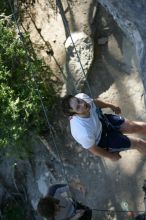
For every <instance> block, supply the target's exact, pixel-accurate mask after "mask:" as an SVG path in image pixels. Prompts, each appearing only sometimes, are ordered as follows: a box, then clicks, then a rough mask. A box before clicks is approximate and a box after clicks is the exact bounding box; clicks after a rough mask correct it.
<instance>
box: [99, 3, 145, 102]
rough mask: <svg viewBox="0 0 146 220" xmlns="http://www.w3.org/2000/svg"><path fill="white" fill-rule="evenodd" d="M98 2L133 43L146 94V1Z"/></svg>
mask: <svg viewBox="0 0 146 220" xmlns="http://www.w3.org/2000/svg"><path fill="white" fill-rule="evenodd" d="M97 2H99V3H101V4H102V5H103V7H104V8H106V9H107V10H108V12H109V13H110V14H111V15H112V16H113V18H114V20H115V21H116V22H117V24H118V25H119V26H120V27H121V29H122V30H123V31H124V33H125V34H126V35H127V37H128V38H129V39H130V40H131V42H133V44H134V46H135V48H136V54H137V59H138V63H139V70H140V72H141V78H142V81H143V85H144V89H145V92H146V39H145V35H146V28H145V20H146V14H145V10H146V1H145V0H139V1H132V0H129V1H116V0H98V1H97ZM145 98H146V97H145Z"/></svg>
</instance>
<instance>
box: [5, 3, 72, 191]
mask: <svg viewBox="0 0 146 220" xmlns="http://www.w3.org/2000/svg"><path fill="white" fill-rule="evenodd" d="M8 3H9V5H10V8H11V11H12V14H13V16H14V21H15V24H16V28H17V29H18V34H19V37H20V40H21V42H22V44H23V48H24V50H25V53H26V58H27V61H28V63H29V67H28V69H29V68H30V66H31V61H32V60H31V58H30V56H29V54H28V50H27V47H26V45H25V42H24V38H23V34H22V32H21V30H20V28H19V24H18V21H17V18H16V16H15V14H16V13H15V11H14V9H13V7H12V3H11V0H8ZM33 79H34V81H33V82H34V85H35V88H36V91H37V94H38V97H39V99H40V102H41V106H42V109H43V112H44V116H45V119H46V122H47V125H48V128H49V129H50V134H51V137H52V140H53V144H54V146H55V151H56V153H57V155H58V157H59V160H60V163H61V168H62V174H63V176H64V177H65V180H66V182H67V185H68V186H69V180H68V178H67V175H66V173H65V167H64V164H63V161H62V158H61V155H60V152H59V150H58V147H57V144H56V141H55V138H54V134H53V131H52V130H53V128H52V125H51V124H50V122H49V119H48V116H47V113H46V109H45V106H44V103H43V99H42V96H41V94H40V90H39V87H38V85H37V82H36V79H35V75H34V73H33ZM69 188H70V186H69ZM70 194H71V191H70Z"/></svg>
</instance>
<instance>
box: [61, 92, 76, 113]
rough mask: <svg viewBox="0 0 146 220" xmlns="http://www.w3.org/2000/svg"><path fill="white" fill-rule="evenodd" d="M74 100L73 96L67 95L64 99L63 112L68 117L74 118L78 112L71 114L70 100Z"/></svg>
mask: <svg viewBox="0 0 146 220" xmlns="http://www.w3.org/2000/svg"><path fill="white" fill-rule="evenodd" d="M72 98H74V96H73V95H66V96H64V97H63V98H62V111H63V113H64V114H65V115H66V116H73V115H74V114H76V112H71V110H72V108H71V107H70V100H71V99H72Z"/></svg>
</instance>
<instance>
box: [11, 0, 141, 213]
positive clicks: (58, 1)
mask: <svg viewBox="0 0 146 220" xmlns="http://www.w3.org/2000/svg"><path fill="white" fill-rule="evenodd" d="M8 3H9V5H10V8H11V11H12V14H13V16H14V21H15V24H16V27H17V29H18V34H19V37H20V40H21V42H22V43H23V47H24V49H25V52H26V58H27V61H28V63H30V61H32V60H31V58H30V57H29V55H28V51H27V47H26V45H25V43H24V39H23V34H22V32H21V31H20V28H19V24H18V21H17V18H16V16H15V11H14V9H13V7H12V3H11V0H8ZM57 4H58V7H59V6H60V7H59V9H60V13H62V12H64V11H63V7H62V4H61V2H60V0H57ZM63 17H64V16H62V18H63ZM64 24H65V25H66V29H67V31H68V33H69V35H70V37H71V40H72V43H73V46H74V48H75V51H76V54H77V57H78V59H79V62H80V65H81V68H82V71H83V73H84V77H85V79H86V75H85V71H84V69H83V66H82V63H81V60H80V57H79V55H78V52H77V49H76V46H75V44H74V41H73V39H72V36H71V33H70V29H69V27H68V24H67V23H66V21H65V20H64ZM29 68H30V65H29V67H28V69H29ZM33 77H34V83H35V87H36V91H37V93H38V96H39V99H40V102H41V106H42V109H43V112H44V115H45V118H46V122H47V125H48V127H49V129H50V133H51V136H52V140H53V144H54V146H55V150H56V152H57V154H58V157H59V159H60V162H61V166H62V172H63V174H64V177H65V179H66V182H67V183H68V186H69V181H68V178H67V176H66V173H65V167H64V164H63V161H62V159H61V156H60V153H59V151H58V148H57V145H56V142H55V138H54V135H53V132H52V126H51V124H50V122H49V119H48V116H47V113H46V109H45V106H44V103H43V99H42V97H41V94H40V91H39V88H38V85H37V82H36V79H35V75H34V73H33ZM86 83H87V86H88V89H89V92H90V94H91V97H92V93H91V89H90V86H89V83H88V81H87V79H86ZM92 210H93V211H96V212H109V213H110V212H112V213H127V212H131V213H144V212H145V211H133V210H129V211H124V210H110V209H92Z"/></svg>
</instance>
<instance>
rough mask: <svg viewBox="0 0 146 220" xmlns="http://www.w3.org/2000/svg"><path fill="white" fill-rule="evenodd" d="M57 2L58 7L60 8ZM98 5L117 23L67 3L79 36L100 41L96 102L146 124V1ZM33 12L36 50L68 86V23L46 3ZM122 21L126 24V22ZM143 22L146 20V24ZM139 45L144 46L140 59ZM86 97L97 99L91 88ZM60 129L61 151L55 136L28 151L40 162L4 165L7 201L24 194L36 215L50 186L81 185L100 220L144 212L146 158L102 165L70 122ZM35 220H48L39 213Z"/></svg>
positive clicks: (91, 7) (94, 8) (93, 73)
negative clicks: (107, 103) (65, 75)
mask: <svg viewBox="0 0 146 220" xmlns="http://www.w3.org/2000/svg"><path fill="white" fill-rule="evenodd" d="M49 2H50V4H51V3H52V2H53V1H49ZM98 2H100V3H101V4H103V6H104V7H105V8H108V11H109V12H110V14H112V15H114V13H115V12H117V14H116V15H115V17H114V16H113V17H112V16H111V15H110V14H109V13H107V12H106V11H105V10H104V9H103V8H102V7H101V6H99V5H98V4H97V1H78V0H77V1H63V3H64V5H63V6H64V8H65V14H66V17H67V19H68V21H69V22H68V23H69V26H70V28H71V31H72V32H76V31H78V32H85V33H86V34H88V35H91V33H92V35H91V37H92V39H93V40H94V42H95V44H94V60H93V63H92V66H91V68H90V71H89V73H88V82H89V84H90V88H91V91H92V94H93V96H94V97H95V96H97V95H99V96H101V97H102V98H104V100H108V101H111V102H113V103H116V104H117V105H120V107H121V109H122V114H123V115H124V116H125V117H127V118H129V119H133V120H144V121H146V115H145V108H144V102H143V93H144V91H143V86H142V81H141V77H140V74H139V69H138V68H137V66H138V65H137V63H139V62H137V59H138V60H140V59H142V57H144V50H143V49H142V51H143V52H142V53H141V52H138V51H140V50H139V49H138V48H143V46H141V45H143V42H144V35H145V31H142V26H143V29H144V28H145V26H144V25H143V24H144V23H145V21H146V20H145V16H144V14H143V13H144V12H143V10H142V8H141V9H139V13H138V12H136V11H137V10H138V7H141V6H140V5H142V6H143V9H144V8H145V1H142V0H141V1H130V0H129V1H115V0H109V1H106V0H99V1H98ZM49 6H50V5H49ZM54 8H55V7H54ZM110 8H111V10H110ZM27 9H28V11H29V13H31V15H32V17H30V16H29V13H28V11H26V12H27V13H26V14H25V16H24V20H25V27H26V29H27V30H28V31H29V33H30V37H31V40H32V42H33V43H34V44H35V46H36V48H37V49H38V53H39V54H41V55H43V57H44V59H45V61H46V62H47V63H49V64H50V65H51V67H52V69H53V70H54V73H55V74H57V77H58V78H59V79H60V78H61V79H62V78H63V77H62V75H61V74H62V72H61V71H62V69H63V66H64V64H65V60H66V58H65V56H66V53H65V47H64V44H63V43H64V42H65V40H66V34H65V28H64V26H63V22H62V17H61V15H60V14H59V12H58V11H57V12H56V13H53V10H52V8H51V7H50V8H48V1H46V0H38V1H32V5H31V6H30V5H29V7H28V8H27ZM112 10H113V11H112ZM126 10H127V13H126ZM140 12H141V13H140ZM118 13H119V16H120V15H121V16H120V18H121V19H120V18H119V19H118ZM131 13H132V14H131ZM134 13H135V15H134ZM142 14H143V17H142V18H143V19H144V20H142V19H141V16H142ZM42 15H43V16H42ZM79 15H80V17H79ZM132 15H133V18H132V17H131V16H132ZM139 16H140V17H139ZM79 18H80V19H79ZM113 18H114V19H115V20H116V22H118V24H119V26H121V29H122V30H124V32H125V33H127V32H128V33H127V36H128V38H129V39H130V40H129V39H128V38H127V37H126V36H125V34H124V33H123V32H122V31H121V29H119V28H118V26H117V24H116V23H115V21H114V19H113ZM129 18H130V19H129ZM137 18H139V19H137ZM125 19H127V20H130V22H131V23H132V25H135V26H136V32H134V33H138V36H140V40H139V41H140V46H139V47H138V43H137V44H136V43H135V41H134V40H133V39H136V38H131V37H130V34H129V31H130V33H131V34H132V33H133V32H132V31H133V30H135V29H133V28H132V29H130V27H129V26H128V29H125V28H124V27H127V26H124V21H125ZM32 20H33V21H32ZM34 21H35V25H34ZM132 21H133V22H132ZM120 22H121V25H120ZM133 23H134V24H133ZM125 24H127V23H126V22H125ZM132 25H131V26H132ZM135 26H134V27H135ZM36 27H37V28H36ZM132 27H133V26H132ZM137 27H139V28H137ZM140 28H141V29H140ZM126 30H127V31H126ZM139 30H141V32H140V31H139ZM48 33H49V34H48ZM135 35H136V34H135ZM101 36H104V37H108V42H107V43H106V44H105V45H98V44H97V40H98V38H100V37H101ZM136 36H137V35H136ZM141 38H142V40H143V42H142V41H141ZM137 39H139V38H137ZM46 42H47V45H48V44H49V45H50V44H51V46H52V48H53V51H54V56H53V57H48V56H47V54H46V52H45V49H46V48H45V47H46V45H45V43H46ZM132 42H134V45H133V44H132ZM136 42H138V41H136ZM141 42H142V43H141ZM135 45H137V46H136V52H135ZM139 55H140V56H139ZM143 62H144V61H143ZM143 69H144V68H143ZM143 71H144V70H143ZM83 91H85V92H86V93H88V94H89V90H88V88H87V86H86V85H85V87H84V88H83ZM58 114H59V111H58ZM55 123H56V124H55ZM54 127H55V132H54V138H55V143H54V140H52V136H50V135H48V136H47V137H46V140H47V142H46V141H44V139H43V140H42V138H41V139H40V138H38V137H35V138H32V143H31V144H30V142H28V143H27V144H28V145H30V147H31V146H32V154H31V155H30V157H29V158H28V160H22V161H17V164H16V165H15V166H14V164H15V159H14V160H12V161H10V163H9V161H8V160H5V161H4V162H3V163H1V168H0V173H1V176H0V177H1V184H2V186H3V187H1V189H2V188H3V191H0V193H1V194H0V195H3V193H5V191H4V190H5V189H6V193H8V194H9V192H15V193H16V192H17V193H18V191H20V193H22V194H23V196H24V199H26V201H27V202H28V201H29V202H31V205H30V207H31V206H32V207H33V208H34V209H36V205H37V202H38V199H39V198H40V197H41V196H43V195H44V194H45V193H46V191H47V187H48V186H50V185H51V184H52V183H56V182H57V183H58V182H67V181H68V182H69V183H71V182H74V185H75V187H76V189H80V193H77V192H76V193H75V198H76V199H78V200H79V201H81V202H83V203H84V204H86V205H89V206H90V207H91V208H94V209H96V210H94V218H93V219H94V220H97V219H101V220H111V219H113V220H123V219H125V220H128V219H129V217H128V216H127V213H124V212H123V213H122V212H117V211H118V210H119V211H121V210H125V207H126V210H127V209H129V210H135V211H137V210H140V211H141V210H143V209H144V205H143V192H142V188H141V187H142V185H143V180H144V179H145V177H146V176H145V170H146V159H145V157H142V156H141V155H140V154H139V153H138V152H136V151H134V150H133V151H127V152H123V153H121V155H122V159H121V160H120V161H118V162H117V163H114V162H111V161H109V160H106V159H101V158H98V157H94V156H93V155H91V154H90V153H89V152H87V151H85V150H83V149H82V148H81V146H79V145H78V144H77V143H76V142H75V141H74V140H73V139H72V137H71V135H70V129H69V125H68V121H67V120H66V119H65V118H63V116H62V115H61V116H60V119H59V120H58V121H57V122H54ZM56 128H57V129H56ZM56 147H57V149H58V151H57V150H56ZM58 152H59V155H60V156H61V160H60V156H59V155H58ZM62 165H63V166H64V169H63V168H62ZM14 167H15V168H14ZM12 168H13V169H12ZM14 170H15V171H14ZM63 170H64V171H63ZM6 183H7V184H6ZM4 186H6V187H4ZM10 186H11V188H10ZM22 186H23V187H22ZM24 187H25V188H24ZM17 188H18V191H17ZM9 189H10V191H9ZM103 209H110V210H112V212H109V211H105V212H103V211H100V210H103ZM28 219H30V218H28ZM35 219H39V220H40V219H42V218H41V217H40V216H38V214H37V213H36V215H35Z"/></svg>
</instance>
